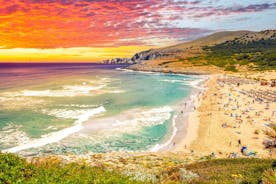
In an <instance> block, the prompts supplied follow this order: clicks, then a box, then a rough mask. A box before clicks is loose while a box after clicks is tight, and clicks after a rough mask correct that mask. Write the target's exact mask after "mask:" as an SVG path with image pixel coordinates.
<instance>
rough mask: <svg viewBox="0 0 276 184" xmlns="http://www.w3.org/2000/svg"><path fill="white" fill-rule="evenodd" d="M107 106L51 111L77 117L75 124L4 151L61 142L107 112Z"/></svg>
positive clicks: (66, 116)
mask: <svg viewBox="0 0 276 184" xmlns="http://www.w3.org/2000/svg"><path fill="white" fill-rule="evenodd" d="M105 111H106V110H105V108H104V107H103V106H101V107H98V108H95V109H89V110H85V111H80V110H79V111H76V112H75V113H74V112H72V111H69V112H65V111H51V112H50V113H51V114H53V115H56V116H57V117H62V118H76V119H77V120H76V121H75V123H74V125H73V126H71V127H68V128H65V129H63V130H60V131H57V132H53V133H50V134H47V135H45V136H43V137H42V138H40V139H35V140H33V141H30V142H28V143H26V144H22V145H19V146H16V147H13V148H9V149H6V150H3V152H11V153H15V152H18V151H21V150H26V149H29V148H36V147H41V146H44V145H47V144H51V143H54V142H59V141H60V140H62V139H64V138H66V137H68V136H69V135H71V134H74V133H76V132H78V131H80V130H81V129H82V122H84V121H87V120H88V119H89V118H91V117H92V116H94V115H96V114H100V113H102V112H105Z"/></svg>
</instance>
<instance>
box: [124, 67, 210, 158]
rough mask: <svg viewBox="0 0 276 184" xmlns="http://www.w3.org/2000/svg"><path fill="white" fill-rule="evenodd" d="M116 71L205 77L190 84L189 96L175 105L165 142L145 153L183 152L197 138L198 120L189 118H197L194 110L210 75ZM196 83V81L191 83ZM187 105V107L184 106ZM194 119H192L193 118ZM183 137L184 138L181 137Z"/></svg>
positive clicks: (198, 103) (132, 70) (125, 69)
mask: <svg viewBox="0 0 276 184" xmlns="http://www.w3.org/2000/svg"><path fill="white" fill-rule="evenodd" d="M118 70H122V71H129V72H141V73H149V74H153V73H160V74H172V75H194V76H206V77H205V78H204V77H203V78H202V79H198V82H197V84H191V85H190V86H191V87H192V90H191V92H190V94H189V96H187V97H184V98H183V99H181V100H180V101H179V102H178V103H176V105H175V106H176V108H175V110H176V114H175V115H174V116H173V118H172V126H171V127H170V129H169V131H170V132H169V134H172V135H171V136H168V137H167V139H165V141H161V142H160V143H158V144H156V145H155V146H154V147H152V148H151V149H149V150H146V152H154V153H163V152H184V151H187V149H186V148H188V146H189V145H190V144H191V143H192V141H194V140H195V139H196V137H197V129H198V128H197V127H198V126H199V120H197V121H196V122H192V121H191V117H194V116H195V117H196V116H197V110H193V108H194V107H196V109H197V108H198V107H199V106H200V100H199V98H200V96H201V95H202V93H204V92H205V91H206V90H207V89H208V88H206V87H205V86H206V84H207V83H208V82H209V81H210V80H211V75H209V74H203V73H202V74H201V73H186V72H183V73H181V72H171V71H168V72H164V71H153V70H151V71H148V70H134V69H129V68H128V67H127V68H119V69H118ZM193 82H196V81H193ZM185 104H187V106H185ZM193 119H194V118H193ZM183 135H184V137H183Z"/></svg>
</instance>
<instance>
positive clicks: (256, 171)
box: [0, 153, 276, 184]
mask: <svg viewBox="0 0 276 184" xmlns="http://www.w3.org/2000/svg"><path fill="white" fill-rule="evenodd" d="M160 158H162V157H160ZM175 159H176V158H175ZM156 160H158V159H154V160H148V161H147V163H145V161H143V163H142V165H144V166H145V167H148V166H149V165H151V162H154V163H155V162H156ZM159 160H162V159H159ZM125 162H126V163H127V162H128V161H127V160H125ZM129 162H131V160H130V161H129ZM272 162H273V160H270V159H245V158H240V159H212V160H209V161H198V162H195V163H193V164H189V165H187V164H185V165H183V164H178V165H177V164H175V165H174V166H173V167H172V168H171V169H164V171H163V172H161V173H159V174H157V173H156V174H157V175H156V179H157V180H156V179H155V180H149V179H147V177H146V176H148V175H147V174H146V173H144V174H143V173H140V174H142V175H144V176H145V177H144V178H145V179H147V180H145V181H143V182H142V181H136V180H133V178H131V177H127V176H125V175H123V174H121V172H123V171H121V172H119V171H117V170H116V169H115V171H114V168H113V169H112V168H107V167H106V166H104V165H99V166H97V167H91V166H89V165H87V163H85V162H84V161H83V162H81V161H79V163H75V162H74V163H69V164H68V163H67V164H65V163H64V162H62V161H60V160H59V159H58V158H55V157H52V158H47V159H46V158H39V159H36V160H35V161H34V162H32V163H29V162H27V161H26V160H25V159H23V158H19V157H17V156H15V155H13V154H3V153H0V183H5V184H12V183H22V184H25V183H30V184H32V183H43V184H47V183H51V184H54V183H59V184H60V183H61V184H63V183H70V184H71V183H72V184H74V183H76V184H80V183H98V184H101V183H104V184H108V183H114V184H117V183H120V184H124V183H156V182H157V181H158V183H171V184H173V183H210V184H211V183H212V184H213V183H226V184H228V183H229V184H231V183H233V184H235V183H252V184H253V183H258V182H260V181H263V182H264V183H267V184H268V183H275V181H276V171H275V170H272V169H271V165H272ZM175 163H177V161H176V160H175ZM136 164H137V167H136V168H137V170H141V163H139V162H138V160H137V163H136ZM160 164H162V163H160ZM167 167H168V168H170V167H171V164H169V165H168V164H167ZM112 170H113V171H112ZM146 171H147V169H145V172H146ZM164 176H167V177H164Z"/></svg>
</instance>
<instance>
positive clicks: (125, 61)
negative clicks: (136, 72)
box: [101, 58, 136, 64]
mask: <svg viewBox="0 0 276 184" xmlns="http://www.w3.org/2000/svg"><path fill="white" fill-rule="evenodd" d="M101 63H103V64H136V63H135V62H133V61H132V60H131V59H129V58H113V59H107V60H103V61H102V62H101Z"/></svg>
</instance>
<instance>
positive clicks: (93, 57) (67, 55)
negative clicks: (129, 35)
mask: <svg viewBox="0 0 276 184" xmlns="http://www.w3.org/2000/svg"><path fill="white" fill-rule="evenodd" d="M150 48H152V46H120V47H103V48H100V47H97V48H94V47H73V48H53V49H37V48H11V49H0V62H76V61H79V62H96V61H101V60H104V59H111V58H116V57H125V58H129V57H132V56H133V54H135V53H136V52H140V51H142V50H147V49H150Z"/></svg>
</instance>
